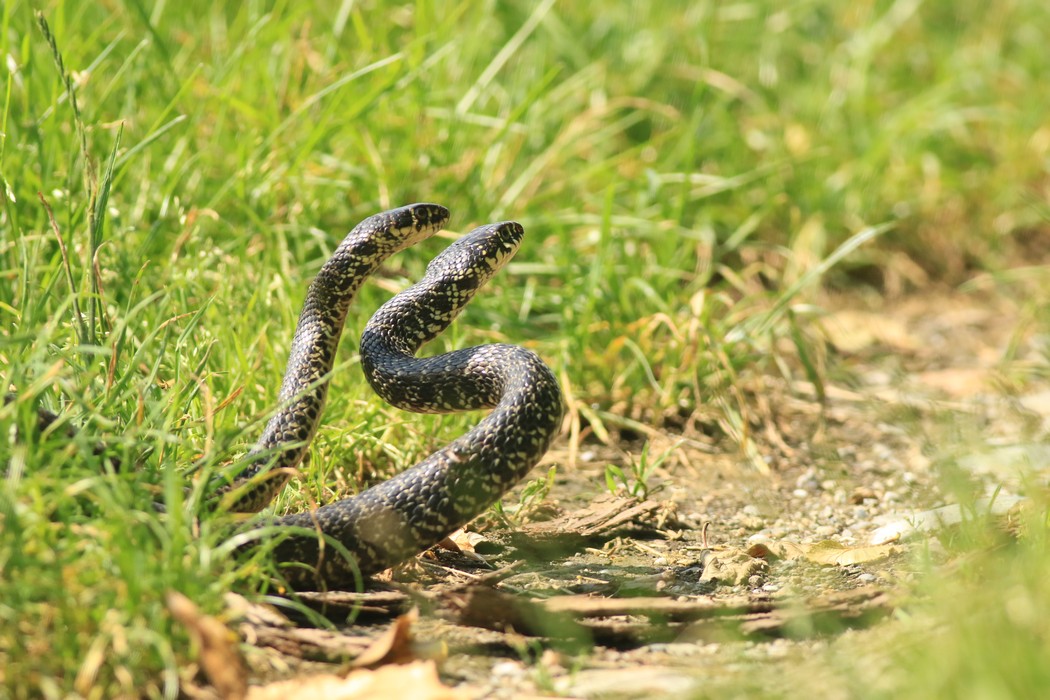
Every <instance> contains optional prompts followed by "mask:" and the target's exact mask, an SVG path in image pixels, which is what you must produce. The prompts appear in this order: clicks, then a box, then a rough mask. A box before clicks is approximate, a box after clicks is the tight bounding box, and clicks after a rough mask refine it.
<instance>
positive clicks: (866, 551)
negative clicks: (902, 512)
mask: <svg viewBox="0 0 1050 700" xmlns="http://www.w3.org/2000/svg"><path fill="white" fill-rule="evenodd" d="M899 551H900V548H899V547H896V546H894V545H892V544H879V545H870V546H864V547H847V546H846V545H844V544H840V543H838V542H835V541H833V540H824V541H823V542H817V543H815V544H798V543H797V542H790V541H787V540H785V541H782V542H762V543H758V544H754V545H752V546H751V547H749V548H748V550H747V553H748V554H750V555H751V556H753V557H759V558H761V559H765V560H767V561H775V560H777V559H806V560H808V561H811V562H813V563H815V564H827V565H833V566H849V565H851V564H863V563H865V562H869V561H876V560H878V559H884V558H886V557H888V556H891V555H893V554H896V553H897V552H899Z"/></svg>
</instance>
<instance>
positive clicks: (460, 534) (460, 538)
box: [437, 528, 489, 554]
mask: <svg viewBox="0 0 1050 700" xmlns="http://www.w3.org/2000/svg"><path fill="white" fill-rule="evenodd" d="M488 541H489V540H488V538H487V537H485V536H484V535H482V534H480V533H477V532H470V531H468V530H464V529H463V528H460V529H458V530H456V531H455V532H453V533H452V534H451V535H449V536H448V537H446V538H445V539H443V540H441V541H440V542H438V544H437V546H438V547H441V548H442V549H447V550H449V551H450V552H458V553H460V554H475V550H474V547H475V546H476V545H477V544H479V543H481V542H488Z"/></svg>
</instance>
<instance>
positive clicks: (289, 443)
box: [230, 204, 562, 588]
mask: <svg viewBox="0 0 1050 700" xmlns="http://www.w3.org/2000/svg"><path fill="white" fill-rule="evenodd" d="M448 216H449V213H448V210H447V209H445V208H444V207H442V206H439V205H436V204H413V205H410V206H407V207H402V208H400V209H394V210H392V211H387V212H383V213H381V214H376V215H375V216H372V217H369V218H368V219H365V220H364V221H362V222H361V223H360V224H359V225H358V226H357V227H356V228H354V230H353V231H351V232H350V233H349V234H348V235H347V236H346V238H345V239H344V240H343V242H342V243H341V244H340V245H339V247H338V248H337V249H336V250H335V252H334V253H333V254H332V256H331V258H329V260H328V261H327V262H326V263H325V264H324V266H323V267H322V268H321V271H320V272H319V273H318V275H317V277H316V278H315V279H314V281H313V283H312V284H311V285H310V288H309V290H308V291H307V294H306V301H305V303H304V305H303V310H302V313H301V314H300V316H299V322H298V325H297V327H296V330H295V337H294V339H293V341H292V345H291V350H290V354H289V360H288V367H287V369H286V370H285V374H284V380H283V383H282V385H281V391H280V396H279V408H278V411H277V412H276V413H275V414H274V416H273V417H272V418H271V419H270V421H269V423H268V424H267V426H266V428H265V430H264V432H263V435H262V436H261V437H260V439H259V441H258V443H257V444H256V446H255V448H254V449H253V454H254V455H256V458H255V459H254V461H253V462H252V463H251V465H250V466H249V467H248V469H246V470H245V471H244V472H243V473H242V474H241V475H240V477H239V478H238V481H237V482H236V484H235V486H236V487H237V488H233V489H231V493H230V495H231V496H232V497H233V499H232V507H233V508H234V509H236V510H252V511H254V510H259V509H261V508H263V507H265V506H266V504H268V503H269V502H270V500H271V499H272V498H273V497H274V496H275V495H276V493H277V492H278V491H279V490H280V489H281V488H283V486H284V485H285V483H286V482H287V479H288V477H287V476H286V474H287V473H288V472H289V471H290V469H288V468H294V467H296V466H297V465H298V464H299V463H300V462H301V461H302V459H303V456H304V455H305V453H306V450H307V449H308V446H309V443H310V441H311V439H312V438H313V436H314V434H315V432H316V430H317V425H318V422H319V420H320V416H321V412H322V409H323V408H324V402H325V396H326V393H327V389H328V375H329V374H330V372H331V369H332V363H333V359H334V356H335V350H336V346H337V345H338V342H339V336H340V334H341V333H342V329H343V323H344V321H345V319H346V313H347V309H348V307H349V305H350V302H351V301H352V299H353V297H354V295H355V294H356V292H357V290H358V289H359V288H360V286H361V284H362V283H363V282H364V281H365V279H366V278H367V277H368V276H369V275H371V274H372V273H373V272H374V271H375V270H376V268H378V267H379V265H380V264H381V263H382V262H383V260H385V259H386V258H387V257H389V256H390V255H392V254H393V253H395V252H397V251H398V250H401V249H403V248H406V247H408V246H410V245H412V244H414V243H416V242H418V241H420V240H422V239H424V238H426V237H427V236H430V235H431V234H433V233H435V232H437V231H438V230H440V229H441V228H442V226H443V225H444V224H445V223H446V222H447V221H448ZM523 235H524V229H522V227H521V225H520V224H517V223H514V222H503V223H496V224H488V225H485V226H481V227H480V228H477V229H475V230H474V231H472V232H471V233H469V234H467V235H465V236H464V237H462V238H460V239H459V240H457V241H456V242H455V243H453V244H452V245H450V246H449V247H448V248H447V249H446V250H445V251H444V252H442V253H441V254H440V255H438V256H437V257H436V258H435V259H434V260H433V261H431V263H430V264H429V265H428V267H427V270H426V274H425V275H424V277H423V279H422V280H421V281H420V282H419V283H418V284H415V285H413V286H412V287H410V288H408V289H406V290H405V291H403V292H401V293H400V294H398V295H397V296H395V297H394V298H393V299H391V300H390V301H389V302H387V303H386V304H385V305H383V306H382V307H381V308H380V309H379V311H378V312H376V314H375V315H374V316H373V317H372V319H371V320H370V321H369V322H368V324H367V325H366V327H365V329H364V332H363V333H362V336H361V364H362V366H363V368H364V372H365V377H366V378H367V379H368V382H369V383H370V384H371V385H372V387H373V388H374V389H375V391H376V392H377V393H378V394H379V395H380V396H382V397H383V398H384V399H385V400H386V401H388V402H390V403H391V404H393V405H395V406H398V407H400V408H403V409H407V410H409V411H416V412H421V413H446V412H451V411H464V410H474V409H481V408H493V409H494V410H493V411H492V412H491V413H489V415H488V416H486V417H485V418H484V419H483V420H482V421H481V422H480V423H479V424H478V425H477V426H475V427H474V428H473V429H472V430H470V431H469V432H468V433H466V434H465V435H463V436H461V437H460V438H458V439H456V440H455V441H453V442H452V443H451V444H449V445H447V446H446V447H444V448H442V449H440V450H438V451H437V452H435V453H434V454H432V455H430V456H429V457H427V458H426V459H425V460H423V461H422V462H420V463H419V464H417V465H415V466H414V467H412V468H410V469H408V470H406V471H405V472H403V473H401V474H399V475H398V476H396V477H394V478H392V479H390V480H388V481H385V482H382V483H380V484H378V485H376V486H373V487H372V488H370V489H368V490H366V491H364V492H362V493H360V494H358V495H356V496H353V497H351V498H347V499H344V500H340V501H337V502H335V503H332V504H329V505H325V506H322V507H320V508H318V509H316V510H314V511H311V512H306V513H299V514H295V515H288V516H284V517H278V518H274V519H273V520H272V521H270V523H271V524H273V525H277V526H294V527H296V528H299V529H296V530H294V531H293V534H290V535H289V536H287V537H285V538H284V539H282V540H281V541H280V542H279V543H278V544H277V545H276V546H275V547H274V549H273V556H274V557H275V558H276V560H277V561H278V562H280V563H281V564H283V565H285V566H284V568H283V575H284V576H285V578H286V579H287V580H288V582H289V583H290V584H291V585H292V586H293V587H297V588H308V587H312V586H317V585H324V586H328V587H334V586H340V585H345V584H347V583H350V582H352V581H353V580H354V578H355V570H356V571H357V572H358V574H361V575H368V574H372V573H375V572H377V571H381V570H383V569H385V568H387V567H389V566H392V565H394V564H397V563H399V562H401V561H404V560H405V559H407V558H409V557H411V556H412V555H414V554H416V553H418V552H420V551H422V550H423V549H426V548H427V547H429V546H431V545H432V544H434V543H436V542H437V541H439V540H440V539H441V538H442V537H444V536H446V535H448V534H449V533H450V532H452V531H453V530H455V529H456V528H458V527H460V526H461V525H463V524H464V523H466V522H467V521H469V520H470V519H472V518H473V517H475V516H476V515H478V514H479V513H481V512H482V511H483V510H484V509H485V508H487V507H488V506H490V505H491V504H492V503H494V502H495V501H496V500H497V499H499V497H500V496H502V495H503V494H504V493H505V492H506V491H507V490H508V489H509V488H511V487H512V486H513V485H514V484H515V483H517V482H518V481H519V480H520V479H521V478H522V477H523V476H524V475H525V474H526V473H527V472H528V471H529V469H531V468H532V467H533V465H535V464H536V462H537V461H539V459H540V458H541V457H542V456H543V454H544V453H545V452H546V451H547V448H548V447H549V446H550V443H551V440H552V439H553V437H554V435H555V434H556V433H557V431H558V428H559V425H560V423H561V418H562V399H561V392H560V390H559V388H558V383H557V381H556V380H555V378H554V375H553V374H552V373H551V371H550V369H549V368H548V367H547V366H546V365H545V364H544V363H543V361H542V360H540V358H539V357H538V356H537V355H536V354H535V353H533V352H532V351H530V350H526V349H525V348H522V347H518V346H515V345H502V344H496V345H483V346H478V347H472V348H467V349H463V350H457V351H455V352H450V353H446V354H443V355H438V356H436V357H428V358H421V359H417V358H416V357H415V353H416V352H417V351H418V350H419V348H420V347H421V346H422V345H423V344H424V343H426V342H427V341H429V340H431V339H433V338H434V337H436V336H437V335H438V334H439V333H441V332H442V331H443V330H445V328H447V327H448V325H449V324H450V323H451V322H452V320H453V319H454V318H455V317H456V316H457V315H458V314H459V313H460V311H462V310H463V308H464V307H465V306H466V304H467V302H469V301H470V300H471V298H472V297H473V296H474V294H475V293H476V292H477V291H478V289H479V288H480V287H481V286H482V285H484V284H485V282H487V281H488V280H489V279H490V278H491V277H492V276H493V275H494V274H495V273H496V272H497V271H499V269H500V268H502V267H503V265H504V264H505V263H506V262H507V261H508V260H509V259H510V257H511V256H512V255H513V254H514V253H515V252H516V251H517V249H518V245H519V244H520V242H521V239H522V236H523ZM275 468H284V469H282V470H281V471H277V472H275V471H274V469H275ZM267 470H269V471H267ZM269 473H275V474H278V475H279V476H278V477H277V478H266V476H267V474H269ZM304 529H305V530H309V531H311V532H310V534H303V533H304ZM322 535H323V537H322ZM326 538H327V539H326ZM329 540H334V541H335V542H337V543H338V544H339V545H341V548H345V550H346V553H348V554H349V555H350V556H349V558H348V557H346V556H345V554H344V553H342V552H340V551H339V549H340V547H333V546H330V543H329Z"/></svg>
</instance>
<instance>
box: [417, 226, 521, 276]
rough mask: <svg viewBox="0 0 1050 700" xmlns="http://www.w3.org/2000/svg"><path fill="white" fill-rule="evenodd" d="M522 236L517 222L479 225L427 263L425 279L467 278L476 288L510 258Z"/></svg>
mask: <svg viewBox="0 0 1050 700" xmlns="http://www.w3.org/2000/svg"><path fill="white" fill-rule="evenodd" d="M524 236H525V229H524V228H523V227H522V225H521V224H519V223H518V222H517V221H501V222H499V223H495V224H485V225H484V226H479V227H478V228H476V229H474V230H473V231H471V232H470V233H468V234H466V235H465V236H463V237H462V238H460V239H459V240H457V241H456V242H455V243H453V244H452V245H450V246H449V247H448V248H445V250H443V251H442V252H441V254H440V255H438V256H437V257H436V258H434V259H433V260H431V261H430V264H429V265H427V272H426V277H427V278H428V279H432V280H436V279H449V280H456V279H462V278H465V277H469V278H471V279H472V280H473V286H474V287H480V286H481V285H483V284H484V283H485V282H486V281H488V280H489V278H491V277H492V276H493V275H494V274H496V273H497V272H499V270H500V269H501V268H502V267H503V266H504V265H506V264H507V262H508V261H509V260H510V259H511V258H512V257H514V253H516V252H517V251H518V246H520V245H521V239H522V238H523V237H524Z"/></svg>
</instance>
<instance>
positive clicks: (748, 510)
mask: <svg viewBox="0 0 1050 700" xmlns="http://www.w3.org/2000/svg"><path fill="white" fill-rule="evenodd" d="M742 512H743V513H744V515H758V514H759V511H758V506H756V505H753V504H748V505H746V506H744V507H743V509H742Z"/></svg>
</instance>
